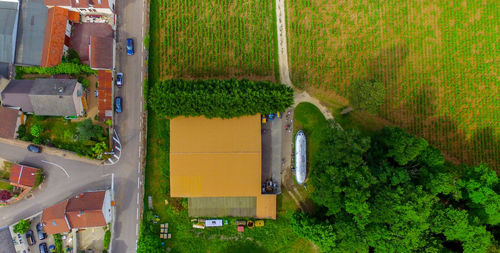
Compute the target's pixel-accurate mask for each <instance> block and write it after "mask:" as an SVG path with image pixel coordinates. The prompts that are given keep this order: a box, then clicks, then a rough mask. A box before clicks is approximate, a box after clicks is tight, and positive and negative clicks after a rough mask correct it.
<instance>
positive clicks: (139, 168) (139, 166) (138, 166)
mask: <svg viewBox="0 0 500 253" xmlns="http://www.w3.org/2000/svg"><path fill="white" fill-rule="evenodd" d="M137 173H138V174H139V173H141V163H140V162H139V164H138V165H137Z"/></svg>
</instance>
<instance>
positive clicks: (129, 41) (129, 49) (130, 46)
mask: <svg viewBox="0 0 500 253" xmlns="http://www.w3.org/2000/svg"><path fill="white" fill-rule="evenodd" d="M127 54H128V55H133V54H134V41H133V40H132V39H131V38H128V39H127Z"/></svg>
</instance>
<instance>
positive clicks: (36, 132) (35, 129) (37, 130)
mask: <svg viewBox="0 0 500 253" xmlns="http://www.w3.org/2000/svg"><path fill="white" fill-rule="evenodd" d="M30 131H31V135H33V136H34V137H35V138H38V137H40V134H41V133H42V132H43V128H42V126H40V125H39V124H33V126H31V130H30Z"/></svg>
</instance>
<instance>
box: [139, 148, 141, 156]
mask: <svg viewBox="0 0 500 253" xmlns="http://www.w3.org/2000/svg"><path fill="white" fill-rule="evenodd" d="M139 158H141V147H139Z"/></svg>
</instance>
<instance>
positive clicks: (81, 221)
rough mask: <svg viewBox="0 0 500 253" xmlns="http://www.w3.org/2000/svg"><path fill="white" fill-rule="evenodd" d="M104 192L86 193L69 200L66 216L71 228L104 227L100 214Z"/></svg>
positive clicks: (104, 220)
mask: <svg viewBox="0 0 500 253" xmlns="http://www.w3.org/2000/svg"><path fill="white" fill-rule="evenodd" d="M105 195H106V192H105V191H98V192H86V193H82V194H78V195H76V196H75V197H73V198H71V199H69V201H68V205H67V206H66V215H67V217H68V220H69V224H70V225H71V227H72V228H87V227H100V226H106V219H105V218H104V214H103V213H102V206H103V204H104V197H105Z"/></svg>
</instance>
